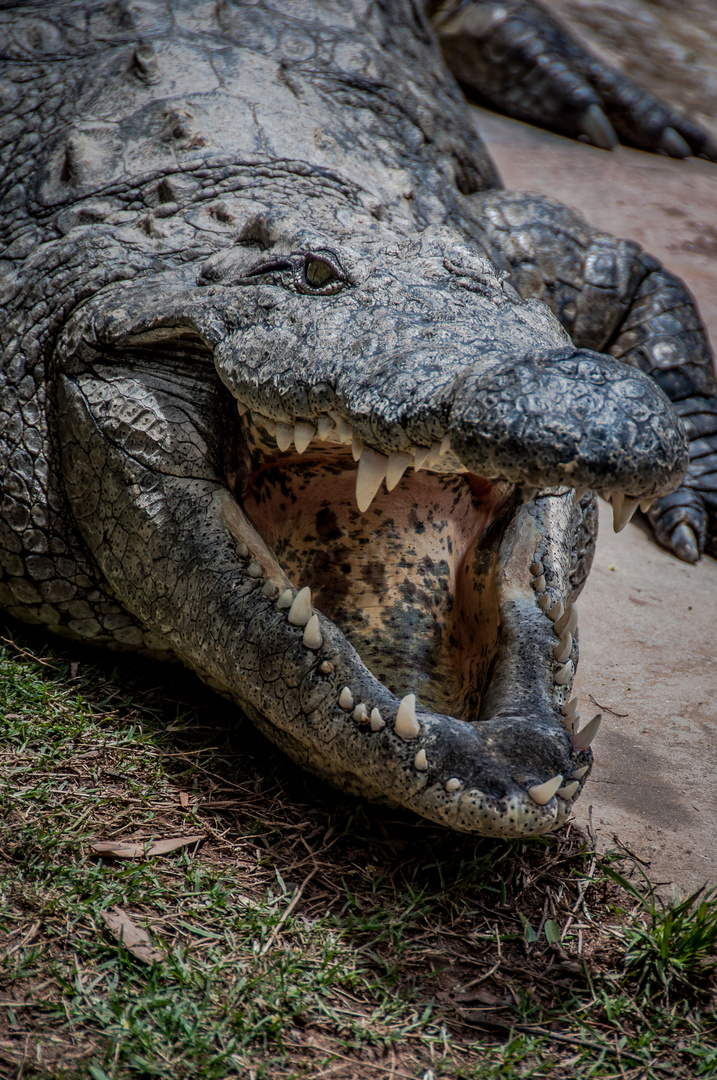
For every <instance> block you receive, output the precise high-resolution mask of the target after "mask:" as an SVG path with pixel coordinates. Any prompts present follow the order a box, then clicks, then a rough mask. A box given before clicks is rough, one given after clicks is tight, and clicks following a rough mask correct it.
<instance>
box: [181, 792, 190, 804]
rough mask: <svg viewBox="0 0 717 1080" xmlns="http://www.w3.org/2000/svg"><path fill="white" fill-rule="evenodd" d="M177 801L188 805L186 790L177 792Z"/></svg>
mask: <svg viewBox="0 0 717 1080" xmlns="http://www.w3.org/2000/svg"><path fill="white" fill-rule="evenodd" d="M179 802H180V804H181V805H182V806H189V794H188V792H186V791H180V792H179Z"/></svg>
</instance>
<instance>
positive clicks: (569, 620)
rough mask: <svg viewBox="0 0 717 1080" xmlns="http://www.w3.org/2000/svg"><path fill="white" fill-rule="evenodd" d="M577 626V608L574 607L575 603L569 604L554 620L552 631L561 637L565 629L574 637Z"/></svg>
mask: <svg viewBox="0 0 717 1080" xmlns="http://www.w3.org/2000/svg"><path fill="white" fill-rule="evenodd" d="M577 628H578V609H577V608H576V607H575V604H571V605H570V607H567V608H566V609H565V611H564V612H563V614H562V615H561V616H560V618H559V619H556V620H555V625H554V626H553V633H554V634H557V635H558V636H559V637H562V636H563V634H564V633H565V631H566V630H569V631H570V633H571V634H572V635H573V637H575V631H576V630H577Z"/></svg>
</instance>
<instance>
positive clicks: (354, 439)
mask: <svg viewBox="0 0 717 1080" xmlns="http://www.w3.org/2000/svg"><path fill="white" fill-rule="evenodd" d="M362 451H363V439H362V438H361V436H360V435H357V434H356V432H355V431H354V433H353V435H352V436H351V456H352V458H353V459H354V461H358V460H359V458H360V457H361V453H362Z"/></svg>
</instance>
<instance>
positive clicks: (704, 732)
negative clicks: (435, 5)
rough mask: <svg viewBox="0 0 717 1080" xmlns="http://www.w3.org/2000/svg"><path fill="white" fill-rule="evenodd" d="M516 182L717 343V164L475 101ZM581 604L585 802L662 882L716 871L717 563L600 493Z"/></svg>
mask: <svg viewBox="0 0 717 1080" xmlns="http://www.w3.org/2000/svg"><path fill="white" fill-rule="evenodd" d="M475 119H476V123H477V125H478V129H479V131H480V132H481V134H482V135H483V137H484V139H485V140H486V141H487V143H488V146H489V148H490V150H491V153H492V154H493V157H494V159H495V160H496V162H497V165H498V168H499V170H500V173H501V176H502V177H503V181H504V183H505V185H506V186H507V187H510V188H517V189H524V190H530V191H542V192H544V193H546V194H549V195H551V196H553V197H554V198H558V199H560V200H561V201H562V202H565V203H568V204H569V205H570V206H573V207H575V208H577V209H579V210H581V212H582V213H583V214H584V215H585V217H587V218H588V220H589V221H591V222H592V223H593V224H595V225H597V226H599V227H600V228H603V229H606V230H607V231H609V232H612V233H615V234H617V235H620V236H626V237H630V238H631V239H634V240H637V241H638V242H639V243H640V244H642V245H643V246H644V247H645V248H647V249H648V250H649V251H651V252H652V253H653V254H654V255H657V256H658V257H659V258H661V259H662V260H663V261H664V262H665V263H666V264H667V265H668V266H669V268H670V269H671V270H674V271H675V272H676V273H678V274H680V276H681V277H682V278H683V279H684V280H685V281H686V282H687V283H688V285H689V287H690V288H691V289H692V291H693V293H694V294H695V296H696V298H697V300H698V303H699V306H700V309H701V311H702V315H703V317H704V319H705V321H706V322H707V324H708V326H709V327H710V331H711V335H712V340H713V341H714V342H717V165H711V164H709V163H707V162H703V161H695V160H692V161H687V162H677V161H672V160H669V159H667V158H662V157H653V156H652V155H648V154H642V153H639V152H637V151H632V150H628V149H624V148H619V149H618V150H616V151H613V152H611V153H609V152H605V151H602V150H597V149H594V148H593V147H589V146H585V145H582V144H579V143H574V142H571V141H569V140H566V139H562V138H560V137H559V136H556V135H552V134H549V133H546V132H542V131H537V130H536V129H534V128H531V127H528V126H526V125H524V124H520V123H517V122H515V121H512V120H508V119H504V118H502V117H498V116H495V115H494V114H492V113H488V112H485V111H484V110H481V109H476V110H475ZM600 508H601V514H600V526H601V528H600V537H599V541H598V549H597V556H596V560H595V564H594V567H593V571H592V574H591V575H590V578H589V580H588V583H587V585H586V588H585V591H584V593H583V596H582V597H581V600H580V602H579V604H578V610H579V613H580V650H581V661H580V669H579V673H578V678H577V682H576V692H577V695H578V698H579V702H580V706H579V707H580V714H581V717H582V722H583V723H585V722H586V721H587V720H589V719H591V717H592V716H594V714H595V713H597V712H601V713H602V716H603V724H602V727H601V730H600V734H599V735H598V738H597V740H596V742H595V744H594V749H595V758H596V765H595V768H594V770H593V775H592V778H591V780H590V781H589V782H588V784H587V785H586V789H585V791H584V793H583V795H582V798H581V799H580V801H579V802H578V804H577V807H576V817H577V819H578V822H579V823H580V824H581V825H582V826H583V827H586V826H587V823H588V815H589V813H590V811H591V810H592V825H593V828H594V830H595V833H596V835H597V840H598V845H599V847H600V848H601V849H605V848H608V847H615V846H617V845H618V844H622V845H624V846H625V847H627V848H628V849H629V850H630V851H632V852H633V853H634V854H635V855H637V856H638V857H639V858H640V859H641V860H644V862H645V863H646V864H648V872H649V874H650V876H651V877H652V879H653V880H654V881H657V882H662V883H668V882H672V883H674V884H675V885H677V886H678V887H679V888H680V889H681V890H682V891H683V892H684V891H685V890H687V889H693V888H696V887H698V886H699V885H702V884H703V883H704V882H705V881H707V882H709V883H711V884H715V883H717V659H716V657H715V651H716V650H715V637H716V633H715V630H716V627H717V562H715V561H714V560H712V559H709V558H708V559H704V560H703V561H702V562H701V563H700V564H698V565H697V566H694V567H692V566H687V565H686V564H684V563H680V562H678V561H677V560H676V559H673V558H672V557H671V556H670V555H667V554H666V553H665V552H663V551H661V550H660V549H658V548H656V547H655V546H654V545H653V544H652V543H651V542H650V541H649V540H648V539H647V537H646V536H645V535H644V534H643V533H642V532H641V531H640V530H639V529H638V528H637V527H636V526H635V525H630V526H628V527H627V529H626V530H625V531H624V532H622V533H621V534H620V535H619V536H616V535H615V534H614V533H613V531H612V511H611V508H610V507H609V506H607V505H606V504H605V503H601V507H600Z"/></svg>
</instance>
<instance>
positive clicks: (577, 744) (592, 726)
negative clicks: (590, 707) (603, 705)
mask: <svg viewBox="0 0 717 1080" xmlns="http://www.w3.org/2000/svg"><path fill="white" fill-rule="evenodd" d="M601 720H602V713H598V714H597V716H593V718H592V720H590V721H589V722H588V723H587V724H586V725H585V727H584V728H583V729H582V731H578V732H577V733H576V734H575V735H573V737H572V739H571V740H570V742H571V743H572V744H573V749H574V750H587V748H588V746H590V743H591V742H592V741H593V739H594V738H595V736H596V735H597V733H598V728H599V727H600V721H601ZM573 775H574V774H573Z"/></svg>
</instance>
